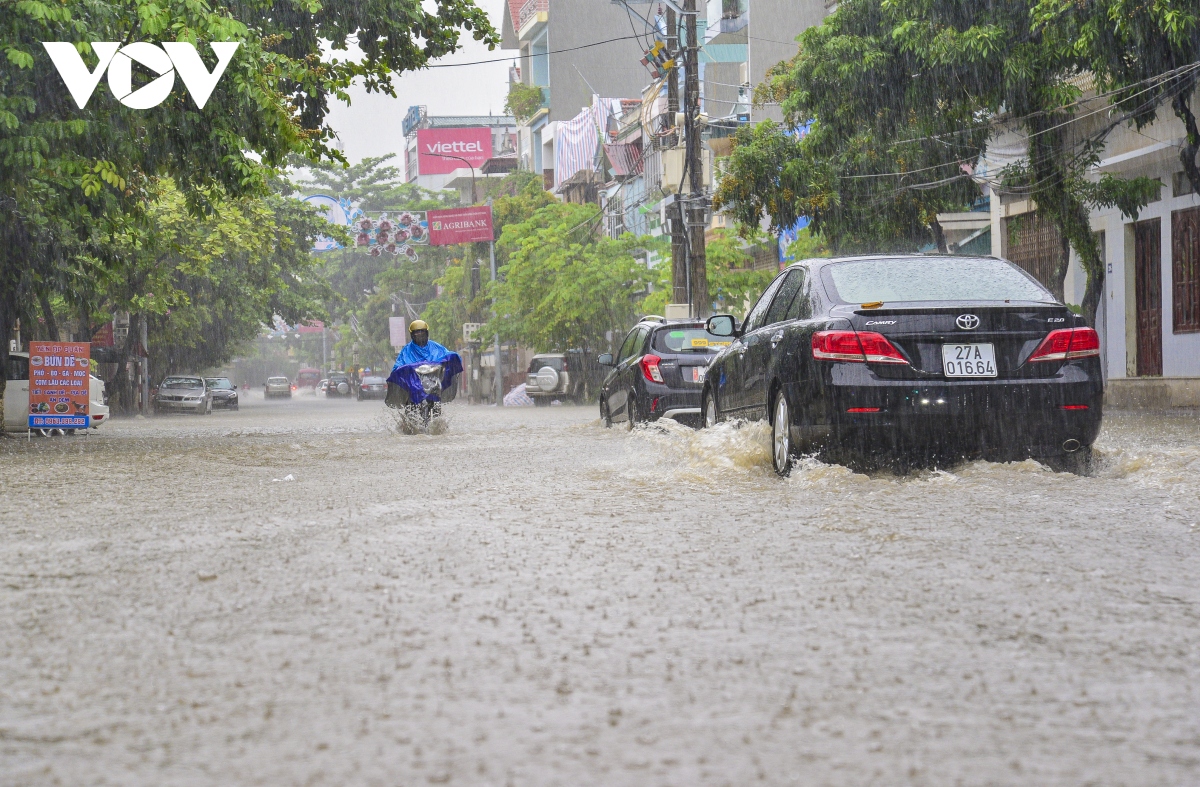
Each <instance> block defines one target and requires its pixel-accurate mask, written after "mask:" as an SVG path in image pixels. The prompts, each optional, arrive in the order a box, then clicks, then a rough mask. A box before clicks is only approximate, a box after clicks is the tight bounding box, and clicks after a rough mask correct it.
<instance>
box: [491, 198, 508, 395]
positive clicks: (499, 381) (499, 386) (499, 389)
mask: <svg viewBox="0 0 1200 787" xmlns="http://www.w3.org/2000/svg"><path fill="white" fill-rule="evenodd" d="M491 204H492V200H491V198H490V197H489V198H488V205H491ZM488 253H489V256H491V258H492V319H495V318H496V287H495V284H496V241H494V240H493V241H492V242H491V243H489V244H488ZM495 340H496V406H497V407H503V406H504V393H503V391H504V378H503V377H502V376H501V369H500V332H499V331H497V332H496V336H495Z"/></svg>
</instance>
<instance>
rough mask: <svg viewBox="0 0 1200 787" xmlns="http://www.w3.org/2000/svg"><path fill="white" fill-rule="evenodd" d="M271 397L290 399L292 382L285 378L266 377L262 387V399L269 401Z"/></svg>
mask: <svg viewBox="0 0 1200 787" xmlns="http://www.w3.org/2000/svg"><path fill="white" fill-rule="evenodd" d="M272 396H284V397H287V398H288V399H291V398H292V381H291V380H289V379H288V378H286V377H268V378H267V382H266V383H265V384H264V385H263V398H264V399H270V398H271V397H272Z"/></svg>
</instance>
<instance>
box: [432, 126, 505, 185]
mask: <svg viewBox="0 0 1200 787" xmlns="http://www.w3.org/2000/svg"><path fill="white" fill-rule="evenodd" d="M442 154H445V155H442ZM448 156H457V158H448ZM491 157H492V130H491V129H489V128H420V129H417V170H418V171H419V172H420V173H421V174H422V175H446V174H448V173H450V172H453V171H454V170H456V169H458V168H459V167H465V166H467V165H466V164H464V163H463V162H462V161H461V159H466V160H467V161H469V162H470V163H471V166H473V167H475V169H479V168H480V167H482V166H483V162H485V161H487V160H488V159H490V158H491Z"/></svg>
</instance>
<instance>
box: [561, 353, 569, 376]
mask: <svg viewBox="0 0 1200 787" xmlns="http://www.w3.org/2000/svg"><path fill="white" fill-rule="evenodd" d="M562 370H563V371H564V372H567V371H570V369H569V368H568V367H567V359H566V357H565V356H564V357H563V368H562Z"/></svg>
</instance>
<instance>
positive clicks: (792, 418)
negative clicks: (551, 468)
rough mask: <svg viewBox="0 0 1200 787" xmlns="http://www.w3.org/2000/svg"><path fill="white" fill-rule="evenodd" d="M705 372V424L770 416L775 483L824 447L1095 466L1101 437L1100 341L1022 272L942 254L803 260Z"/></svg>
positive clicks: (716, 330) (729, 331) (728, 332)
mask: <svg viewBox="0 0 1200 787" xmlns="http://www.w3.org/2000/svg"><path fill="white" fill-rule="evenodd" d="M708 330H709V332H710V333H712V334H716V335H720V336H728V337H730V338H731V339H732V343H731V344H730V345H729V346H728V347H726V348H724V349H723V350H722V351H721V352H720V354H719V355H717V357H716V358H714V359H713V361H712V363H711V365H710V366H709V370H708V373H707V375H706V378H705V380H706V381H705V385H704V391H703V404H702V408H703V411H704V422H705V425H706V426H707V425H712V424H714V423H716V422H717V421H719V420H721V419H723V418H726V417H738V418H750V419H761V418H766V419H767V420H768V421H769V422H770V424H771V427H772V460H773V464H774V466H775V471H776V472H777V473H779V474H780V475H786V474H787V473H788V471H789V469H790V467H791V459H792V456H793V455H794V454H796V453H798V452H810V451H820V450H835V451H850V452H853V453H854V454H856V455H858V456H866V457H870V456H873V455H879V454H888V455H891V456H898V457H911V456H914V455H920V456H931V455H938V456H941V455H947V454H949V455H955V456H986V457H994V458H1005V459H1010V458H1024V457H1031V456H1032V457H1039V458H1046V459H1050V460H1056V459H1064V460H1065V459H1070V458H1076V459H1077V458H1078V457H1079V456H1081V455H1083V454H1086V452H1087V451H1088V450H1089V448H1090V446H1091V444H1092V443H1093V442H1094V441H1095V439H1096V436H1097V434H1098V433H1099V431H1100V418H1101V403H1102V401H1101V400H1102V397H1103V390H1104V385H1103V380H1102V378H1101V371H1100V341H1099V338H1098V337H1097V335H1096V332H1095V331H1094V330H1092V329H1091V328H1089V327H1087V325H1086V323H1085V321H1084V320H1083V318H1082V317H1079V316H1077V315H1075V314H1074V313H1072V312H1071V311H1070V310H1069V309H1068V308H1067V307H1066V306H1065V305H1064V304H1063V303H1061V302H1060V301H1058V300H1057V299H1056V298H1055V297H1054V296H1053V295H1052V294H1051V293H1050V292H1049V291H1048V290H1047V289H1046V288H1045V287H1043V286H1042V285H1041V284H1039V283H1038V282H1037V280H1035V279H1034V278H1033V277H1031V276H1030V275H1028V274H1027V273H1025V272H1024V271H1022V270H1021V269H1020V268H1018V267H1016V266H1015V265H1013V264H1011V263H1009V262H1006V261H1004V260H1000V259H996V258H991V257H952V256H940V255H938V256H933V255H928V256H926V255H911V256H887V257H884V256H880V257H842V258H832V259H822V260H806V261H804V262H800V263H797V264H795V265H792V266H791V267H789V268H788V269H787V270H785V271H784V272H782V273H781V274H780V275H779V276H778V277H777V278H776V279H775V280H774V281H773V282H772V283H771V285H770V286H769V287H767V289H766V290H765V291H764V292H763V294H762V296H761V297H760V298H759V299H758V301H757V302H756V303H755V304H754V306H753V307H752V308H751V310H750V311H749V312H748V314H747V317H746V320H745V322H744V323H743V324H742V325H741V326H739V325H738V324H737V321H736V320H735V319H734V318H733V317H731V316H729V315H717V316H714V317H712V318H710V319H709V321H708Z"/></svg>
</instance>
